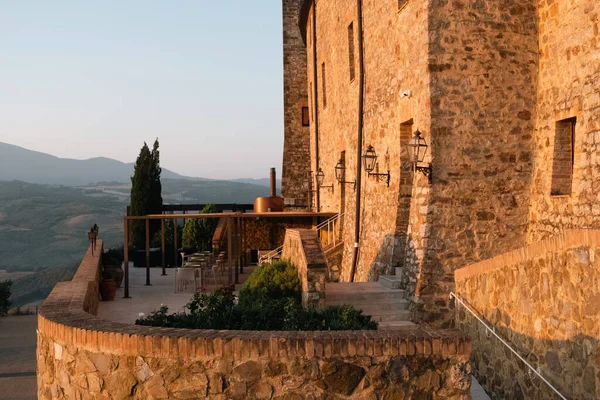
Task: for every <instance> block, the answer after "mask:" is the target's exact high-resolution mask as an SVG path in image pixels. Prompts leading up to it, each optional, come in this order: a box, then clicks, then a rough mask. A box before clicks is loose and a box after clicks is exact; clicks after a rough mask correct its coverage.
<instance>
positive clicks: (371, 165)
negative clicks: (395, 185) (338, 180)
mask: <svg viewBox="0 0 600 400" xmlns="http://www.w3.org/2000/svg"><path fill="white" fill-rule="evenodd" d="M376 165H377V153H376V152H375V149H374V148H373V146H371V145H369V146H367V149H366V150H365V152H364V153H363V166H364V168H365V171H367V174H369V176H374V177H375V178H376V179H377V180H378V181H386V182H387V185H388V187H389V186H390V171H389V170H388V172H387V174H380V173H373V170H374V169H375V166H376Z"/></svg>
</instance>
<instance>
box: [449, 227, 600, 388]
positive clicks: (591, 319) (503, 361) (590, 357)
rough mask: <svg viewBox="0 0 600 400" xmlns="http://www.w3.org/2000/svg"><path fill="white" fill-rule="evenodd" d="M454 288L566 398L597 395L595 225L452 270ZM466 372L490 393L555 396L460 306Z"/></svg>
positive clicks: (599, 274)
mask: <svg viewBox="0 0 600 400" xmlns="http://www.w3.org/2000/svg"><path fill="white" fill-rule="evenodd" d="M455 278H456V293H457V295H458V296H459V298H461V299H463V301H464V302H465V303H466V304H467V305H468V306H469V307H470V308H471V309H472V310H473V311H474V312H476V313H477V314H478V315H479V316H480V317H482V318H483V319H484V320H485V321H486V323H487V324H488V325H490V326H492V327H493V328H494V330H495V332H496V333H497V334H498V335H500V337H502V338H503V339H504V340H506V341H507V342H508V343H509V344H510V346H511V347H512V348H513V349H515V350H516V351H517V352H518V353H519V354H520V355H521V356H523V357H525V359H526V360H527V362H529V363H530V364H531V365H532V366H533V367H534V368H535V369H536V370H537V371H538V372H539V373H541V374H542V376H544V377H545V378H546V379H547V380H548V381H549V382H550V383H551V384H552V385H553V386H554V387H556V388H557V389H558V391H559V392H561V393H562V394H563V395H564V396H565V397H566V398H569V399H597V398H600V377H599V376H598V374H597V371H598V370H600V357H598V354H600V343H599V342H598V338H599V337H600V286H598V282H599V281H600V231H599V230H589V229H588V230H585V229H581V230H570V231H565V232H564V233H562V234H561V235H558V236H555V237H551V238H548V239H545V240H543V241H540V242H538V243H535V244H532V245H529V246H527V247H524V248H522V249H518V250H515V251H511V252H509V253H506V254H502V255H499V256H496V257H494V258H492V259H490V260H486V261H481V262H479V263H476V264H473V265H470V266H468V267H465V268H461V269H458V270H457V271H456V272H455ZM456 324H457V327H459V328H461V329H463V330H464V331H466V332H469V334H471V335H472V336H473V354H472V358H471V361H472V365H473V369H474V375H475V376H476V377H477V379H478V380H479V382H480V383H481V384H482V385H483V387H484V388H485V389H486V390H487V391H488V393H494V394H495V395H496V396H497V397H498V398H526V399H548V398H555V397H556V395H555V394H554V393H553V392H552V390H551V389H550V388H549V386H547V385H546V384H545V383H543V382H542V381H541V380H540V379H539V378H537V377H535V376H534V375H533V374H530V373H529V371H528V368H527V367H526V366H525V365H524V364H523V363H522V362H521V361H520V360H518V359H517V358H516V357H514V356H513V355H512V354H511V353H510V352H509V350H508V349H507V348H506V347H505V346H503V345H502V344H501V343H500V341H499V340H498V339H496V338H495V337H494V336H493V335H491V334H490V333H489V332H486V330H485V328H484V327H483V325H482V324H481V323H480V322H479V321H477V320H476V319H475V318H474V317H473V316H472V315H471V314H470V313H469V312H468V311H467V310H466V309H465V308H464V307H462V306H458V305H457V311H456Z"/></svg>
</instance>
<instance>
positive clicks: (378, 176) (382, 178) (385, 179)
mask: <svg viewBox="0 0 600 400" xmlns="http://www.w3.org/2000/svg"><path fill="white" fill-rule="evenodd" d="M369 176H374V177H375V178H376V179H377V180H378V181H379V182H387V185H388V187H390V170H389V169H388V172H387V174H381V173H373V172H369Z"/></svg>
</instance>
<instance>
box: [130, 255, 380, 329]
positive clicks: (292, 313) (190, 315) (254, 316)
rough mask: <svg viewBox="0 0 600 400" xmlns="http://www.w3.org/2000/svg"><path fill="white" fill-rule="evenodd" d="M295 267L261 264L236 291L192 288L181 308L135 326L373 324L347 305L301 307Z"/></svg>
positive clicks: (337, 326) (163, 310) (345, 326)
mask: <svg viewBox="0 0 600 400" xmlns="http://www.w3.org/2000/svg"><path fill="white" fill-rule="evenodd" d="M300 299H301V293H300V281H299V279H298V273H297V270H296V268H295V267H294V266H293V265H292V264H290V263H288V262H276V263H273V264H266V265H263V266H260V267H257V269H256V270H255V271H254V273H253V274H252V275H251V276H250V277H249V278H248V280H247V281H246V283H245V284H244V286H243V288H242V290H241V291H240V294H239V298H236V296H235V294H234V287H233V286H231V287H224V288H221V289H219V290H217V291H215V292H214V293H212V294H200V293H196V294H195V295H194V297H193V298H192V300H191V301H190V302H189V303H188V304H187V305H186V306H185V310H184V311H183V312H179V313H175V314H169V313H168V307H166V306H162V307H161V308H160V310H158V311H155V312H153V313H152V314H150V315H149V316H142V317H141V318H140V319H138V320H137V321H136V324H138V325H149V326H161V327H170V328H188V329H218V330H224V329H230V330H273V331H298V330H304V331H319V330H362V329H369V330H373V329H377V323H376V322H375V321H373V320H372V319H371V317H370V316H367V315H363V313H362V310H356V309H355V308H353V307H352V306H349V305H341V306H331V307H326V308H324V309H322V310H315V309H308V310H306V309H304V308H303V307H302V302H301V300H300Z"/></svg>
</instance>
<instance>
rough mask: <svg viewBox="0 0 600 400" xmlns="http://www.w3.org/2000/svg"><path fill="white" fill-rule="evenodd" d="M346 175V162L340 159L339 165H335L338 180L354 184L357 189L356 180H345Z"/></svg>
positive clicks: (341, 182)
mask: <svg viewBox="0 0 600 400" xmlns="http://www.w3.org/2000/svg"><path fill="white" fill-rule="evenodd" d="M345 175H346V166H345V165H344V162H343V161H342V160H341V159H340V161H338V163H337V165H336V166H335V179H337V181H338V182H339V183H340V184H350V185H352V187H353V188H354V190H356V181H354V182H348V181H345V180H344V177H345Z"/></svg>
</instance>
